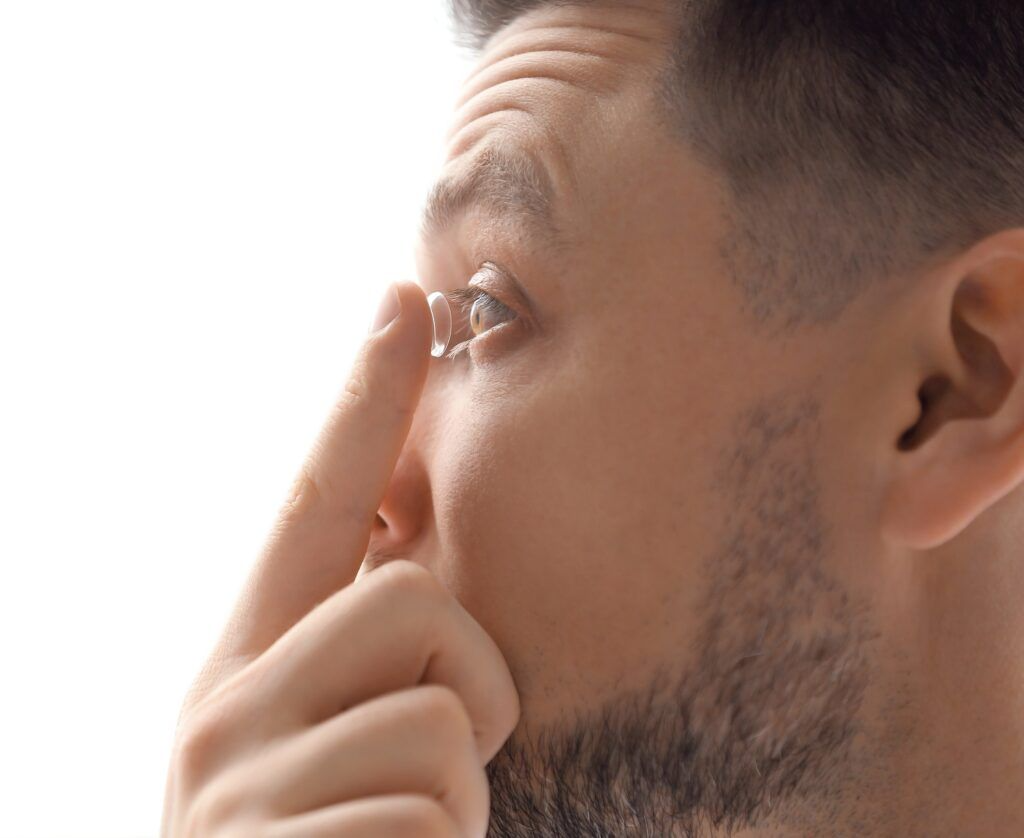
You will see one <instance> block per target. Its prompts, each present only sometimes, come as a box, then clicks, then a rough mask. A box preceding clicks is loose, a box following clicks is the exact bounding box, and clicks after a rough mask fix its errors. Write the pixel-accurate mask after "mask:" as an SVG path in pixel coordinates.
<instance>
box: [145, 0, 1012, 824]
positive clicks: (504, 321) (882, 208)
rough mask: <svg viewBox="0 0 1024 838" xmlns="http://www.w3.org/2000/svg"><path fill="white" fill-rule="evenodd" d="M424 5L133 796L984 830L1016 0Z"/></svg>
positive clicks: (1002, 671)
mask: <svg viewBox="0 0 1024 838" xmlns="http://www.w3.org/2000/svg"><path fill="white" fill-rule="evenodd" d="M455 11H456V16H457V19H458V20H459V21H460V24H461V26H462V31H463V32H464V33H465V34H466V35H467V36H468V37H470V38H471V39H474V42H475V43H476V44H477V45H478V46H480V48H481V52H480V61H479V66H478V68H477V69H476V70H475V72H474V73H473V74H471V76H470V77H469V78H468V79H467V80H466V82H465V87H464V90H463V92H462V95H461V98H460V100H459V101H458V103H457V107H456V112H455V117H454V122H453V127H452V131H451V134H450V145H449V154H448V159H447V162H446V164H445V167H444V170H443V172H442V175H441V179H440V180H439V182H438V185H437V186H436V187H435V188H434V189H433V190H432V192H431V195H430V200H429V201H428V206H427V212H426V215H425V224H424V228H423V236H422V241H421V246H420V249H419V263H418V264H419V269H420V276H419V285H413V284H411V283H402V284H399V285H398V286H397V293H398V301H397V302H398V303H399V308H400V311H401V314H400V316H398V318H397V319H396V320H394V321H392V322H391V323H390V325H386V326H385V327H384V328H383V329H382V330H381V331H379V332H377V333H376V334H374V335H373V336H371V337H370V338H369V339H368V340H367V343H366V346H365V347H364V349H363V351H362V353H361V354H360V356H359V359H358V361H357V363H356V365H355V368H354V370H353V372H352V377H351V379H350V381H349V384H348V386H347V387H346V389H345V393H344V394H343V396H342V399H341V400H340V402H339V405H338V409H337V410H336V411H335V413H334V414H333V415H332V417H331V419H330V421H329V422H328V425H327V427H326V428H325V429H324V433H323V436H322V437H321V440H320V442H319V444H318V445H317V446H316V448H315V450H314V451H313V452H312V454H311V455H310V458H309V462H308V463H307V464H306V466H305V467H304V469H303V470H302V472H301V475H300V478H299V480H298V481H297V483H296V487H295V489H294V492H293V496H292V499H291V501H290V502H289V504H287V505H286V506H285V509H284V510H283V512H282V515H281V518H280V521H279V523H278V526H277V527H276V528H275V530H274V534H273V537H272V538H271V540H270V543H269V544H268V547H267V550H266V552H265V553H264V555H263V556H262V557H261V561H260V563H259V564H258V565H257V567H256V569H255V571H254V573H253V577H252V580H251V581H250V584H249V585H248V586H247V588H246V591H245V592H244V594H243V596H242V598H241V600H240V602H239V605H238V608H237V610H236V612H235V614H234V616H233V619H232V621H231V623H230V625H229V626H228V629H227V630H226V632H225V637H224V640H223V641H222V643H221V644H220V645H219V646H218V648H217V651H216V652H215V653H214V655H213V656H212V657H211V660H210V662H209V664H208V665H207V666H206V667H205V668H204V670H203V674H202V675H201V676H200V677H199V678H198V679H197V681H196V684H195V686H194V688H193V690H192V692H191V694H190V698H189V700H188V701H187V702H186V706H185V708H184V709H183V713H182V718H181V722H180V725H179V732H178V737H177V746H176V748H175V754H174V758H173V760H172V765H171V772H170V777H169V782H168V791H167V805H166V809H165V817H164V834H165V835H193V834H196V835H205V834H217V835H249V834H252V835H261V836H262V835H273V836H279V835H280V836H284V835H288V836H292V835H296V836H297V835H303V836H313V835H316V836H326V835H332V836H333V835H344V836H349V835H352V836H355V835H359V836H384V835H388V836H392V835H417V836H421V835H446V836H448V835H450V836H455V835H476V836H479V835H484V834H487V835H492V836H577V835H579V836H624V835H629V836H632V835H637V836H667V835H680V836H682V835H685V836H724V835H735V836H797V835H799V836H808V835H813V836H822V835H830V836H831V835H858V836H863V835H870V836H889V835H893V836H897V835H898V836H906V835H921V836H925V835H926V836H946V835H949V836H954V835H955V836H1020V835H1024V795H1022V792H1024V662H1022V661H1024V657H1022V651H1024V649H1022V646H1024V495H1022V493H1021V491H1019V487H1020V484H1021V482H1022V480H1024V382H1022V367H1024V11H1022V10H1021V8H1020V6H1019V5H1018V4H1016V3H1011V2H1009V0H1007V1H1006V2H999V1H998V0H989V2H984V3H967V2H955V1H954V0H950V2H941V3H940V2H926V0H914V1H913V2H911V0H905V2H900V0H896V2H892V0H890V2H882V0H846V2H843V1H842V0H833V1H832V2H830V1H829V0H817V2H811V0H776V2H762V3H756V2H748V0H688V1H687V2H683V0H671V1H670V0H664V2H662V1H661V0H649V1H648V0H634V1H633V2H628V3H627V2H617V3H611V2H598V1H597V0H594V2H580V3H566V2H544V1H543V0H534V1H533V2H531V0H459V2H457V3H456V4H455ZM467 283H468V286H469V288H472V289H475V290H474V292H473V293H474V294H475V295H476V301H475V302H474V303H473V309H472V311H471V312H470V314H471V320H472V340H471V341H470V343H469V344H468V345H465V346H462V347H461V349H462V350H464V351H459V352H457V353H455V354H452V355H450V356H446V357H444V358H440V359H431V358H430V356H429V351H428V346H429V344H430V334H431V331H430V330H431V320H430V313H429V309H428V307H427V303H426V299H425V295H426V293H430V292H433V291H445V292H448V291H452V290H453V289H458V288H463V289H464V290H465V288H464V286H466V285H467ZM394 302H395V301H392V303H394ZM395 310H397V309H394V308H393V309H392V310H390V311H385V312H383V314H384V316H383V317H382V322H386V321H387V320H388V317H389V315H390V314H392V313H394V311H395ZM360 566H361V569H362V572H360V573H359V574H358V579H357V578H356V577H357V573H356V571H357V569H359V568H360ZM506 667H507V668H506Z"/></svg>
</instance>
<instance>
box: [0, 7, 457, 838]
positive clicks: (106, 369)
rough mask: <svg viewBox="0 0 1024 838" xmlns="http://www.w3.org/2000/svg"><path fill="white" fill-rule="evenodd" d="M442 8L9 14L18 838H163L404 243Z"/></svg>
mask: <svg viewBox="0 0 1024 838" xmlns="http://www.w3.org/2000/svg"><path fill="white" fill-rule="evenodd" d="M443 4H444V0H390V2H388V1H387V0H375V1H374V2H347V0H345V1H343V0H333V1H332V2H315V1H314V0H304V2H288V3H286V2H281V1H280V0H279V2H274V3H270V2H260V0H245V2H238V1H237V0H201V1H200V0H164V2H148V0H123V2H110V0H89V2H83V0H63V2H55V0H0V398H2V403H0V598H2V600H0V678H2V683H0V724H2V725H3V730H2V731H0V772H2V776H0V801H2V802H0V835H2V836H5V838H6V836H17V838H32V837H33V836H46V838H61V836H74V838H85V836H96V838H99V836H102V838H127V837H128V836H153V835H156V834H157V832H158V829H159V821H160V809H161V805H162V795H163V785H164V779H165V776H166V768H167V758H168V756H169V749H170V745H171V740H172V735H173V728H174V723H175V721H176V718H177V713H178V709H179V706H180V703H181V700H182V698H183V696H184V693H185V690H186V689H187V687H188V685H189V682H190V680H191V678H192V677H193V676H194V675H195V674H196V672H197V670H198V668H199V666H200V665H201V663H202V661H203V659H204V658H205V656H206V655H207V653H208V652H209V650H210V647H211V645H212V644H213V642H214V640H215V639H216V637H217V635H218V634H219V632H220V629H221V628H222V625H223V621H224V620H225V619H226V618H227V615H228V612H229V611H230V608H231V606H232V605H233V603H234V599H235V597H236V595H237V593H238V591H239V589H240V586H241V584H242V582H243V580H244V578H245V576H246V574H247V573H248V570H249V568H250V566H251V564H252V562H253V560H254V559H255V557H256V554H257V553H258V551H259V548H260V545H261V544H262V542H263V540H264V537H265V535H266V532H267V530H268V529H269V526H270V524H271V522H272V520H273V516H274V514H275V512H276V511H277V508H278V506H279V504H280V502H281V501H282V499H283V498H284V496H285V493H286V491H287V489H288V486H289V484H290V482H291V479H292V476H293V475H294V473H295V470H296V468H297V467H298V465H299V463H300V462H301V459H302V457H303V456H304V454H305V452H306V449H307V448H308V446H309V445H310V443H311V442H312V440H313V438H314V437H315V435H316V432H317V430H318V429H319V426H320V423H321V422H322V420H323V418H324V416H325V415H326V412H327V410H328V408H329V406H330V404H331V402H332V401H333V399H334V397H335V395H336V394H337V393H338V391H339V389H340V387H341V385H342V383H343V381H344V378H345V376H346V374H347V370H348V369H349V365H350V363H351V360H352V358H353V355H354V352H355V349H356V347H357V346H358V344H359V342H360V341H361V340H362V338H363V335H364V333H365V330H366V328H367V326H368V325H369V321H370V319H371V318H372V314H373V311H374V309H375V308H376V304H377V298H378V297H379V295H380V293H381V292H382V290H383V289H384V287H385V286H386V285H387V283H388V282H390V281H393V280H395V279H412V278H413V277H412V270H413V262H412V249H411V244H412V239H413V236H414V233H415V228H416V223H417V220H418V219H417V215H418V212H419V209H420V206H421V204H422V200H423V198H424V196H425V194H426V191H427V189H428V187H429V185H430V183H431V181H432V179H433V177H434V176H435V175H436V173H437V171H438V170H439V168H440V164H441V161H442V159H443V135H444V132H445V130H446V128H447V124H448V118H449V116H450V114H451V111H452V105H453V102H454V100H455V96H456V94H457V92H458V86H459V83H460V82H461V80H462V79H463V78H464V76H465V75H466V73H467V72H468V70H469V69H470V66H471V58H470V56H468V55H467V54H466V53H465V51H463V50H459V49H457V48H456V47H455V46H454V42H453V39H452V37H451V35H450V32H449V27H448V20H447V13H446V10H445V7H444V5H443Z"/></svg>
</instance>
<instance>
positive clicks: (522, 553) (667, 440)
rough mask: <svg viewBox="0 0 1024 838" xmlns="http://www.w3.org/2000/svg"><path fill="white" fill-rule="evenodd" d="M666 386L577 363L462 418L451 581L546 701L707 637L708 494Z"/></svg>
mask: <svg viewBox="0 0 1024 838" xmlns="http://www.w3.org/2000/svg"><path fill="white" fill-rule="evenodd" d="M653 386H655V385H653V384H648V383H645V382H642V381H637V380H636V376H635V375H629V374H624V375H622V376H621V377H620V376H614V377H608V376H605V377H597V376H595V375H590V376H584V375H582V374H581V372H580V371H579V370H577V371H576V373H575V374H574V375H565V376H561V377H559V376H553V375H549V377H548V378H546V379H545V380H544V381H543V383H539V382H537V381H536V380H535V381H534V382H533V383H532V384H531V385H529V386H524V387H521V388H519V390H518V391H517V392H516V393H515V394H512V393H508V394H506V396H505V397H503V398H500V399H495V400H493V401H488V402H487V403H486V404H479V403H474V404H473V405H472V406H470V405H463V406H462V407H458V406H455V407H456V409H457V410H459V411H460V412H461V411H462V408H465V411H464V412H462V413H461V415H459V416H458V417H456V416H454V415H452V416H450V418H451V420H452V424H451V426H459V428H460V429H459V431H458V434H457V435H450V436H449V437H447V438H446V440H445V450H444V451H443V452H441V456H439V458H438V464H439V466H440V464H441V463H443V464H444V467H439V468H438V469H436V470H435V473H434V488H435V514H436V516H437V524H438V528H439V531H440V532H441V533H442V534H444V538H445V540H446V541H447V542H448V543H447V544H446V545H442V551H441V552H442V556H441V561H442V569H441V572H442V574H443V576H444V582H445V584H446V585H447V586H448V587H449V589H450V590H451V591H452V592H453V593H454V594H455V596H456V597H457V598H458V599H459V601H460V602H461V603H462V604H463V605H464V606H465V607H466V608H467V610H469V612H470V613H471V614H473V616H474V617H475V618H476V619H477V620H478V621H479V622H480V623H481V624H482V625H483V626H484V628H485V630H487V631H488V632H489V633H490V634H491V636H492V637H494V639H495V641H496V642H497V643H498V646H499V647H500V648H501V649H502V651H503V652H504V653H505V655H506V658H507V660H508V661H509V665H510V667H511V668H512V671H513V675H514V676H516V677H517V684H518V685H519V687H520V689H526V690H528V691H530V692H532V693H534V698H536V693H537V691H543V692H550V691H551V690H554V689H556V687H555V686H554V684H555V682H561V683H563V684H566V685H570V686H566V689H572V690H575V689H577V688H579V689H582V688H587V689H591V690H593V689H600V687H601V682H602V681H603V680H604V679H605V678H606V677H607V678H609V679H611V678H613V677H619V676H621V675H623V674H624V673H625V672H627V671H628V670H629V669H630V668H631V667H634V666H638V667H640V668H643V667H644V665H645V663H644V662H645V661H650V660H651V654H653V655H656V656H658V657H659V658H660V657H661V656H663V655H664V654H670V653H671V650H670V649H668V648H666V647H665V646H664V644H665V641H666V638H671V639H672V641H671V642H672V645H675V644H676V643H677V642H678V636H679V634H680V633H681V634H682V635H686V634H688V633H690V631H691V629H692V627H691V626H690V625H689V623H688V614H689V613H690V612H691V611H692V608H691V603H690V597H691V595H692V592H693V590H694V588H695V584H694V582H695V573H696V567H697V565H698V562H697V557H698V556H701V555H704V554H705V553H706V550H707V547H706V545H705V544H704V543H703V542H702V539H703V537H704V535H703V534H704V528H703V527H702V526H700V522H702V521H705V522H706V520H707V518H706V514H707V511H706V510H705V509H703V508H702V507H701V506H700V502H702V501H703V500H705V499H706V491H705V489H704V487H703V486H701V485H700V484H701V481H702V476H701V470H700V468H699V467H697V465H696V464H695V463H694V462H692V458H693V457H694V456H695V453H694V452H693V451H690V450H688V449H687V447H686V445H685V444H684V442H685V437H684V438H681V437H680V435H679V434H678V433H675V432H674V431H673V430H672V428H670V427H669V428H667V427H666V425H667V424H669V423H674V420H671V419H670V418H669V415H668V413H659V411H661V410H662V409H664V410H666V411H668V410H669V406H668V405H666V404H664V402H660V403H658V405H657V406H656V408H655V410H654V412H652V401H653V402H658V400H657V398H655V397H652V395H651V394H650V393H646V392H645V391H646V390H647V389H648V388H649V387H653ZM672 413H673V414H674V415H675V416H678V412H676V411H675V410H674V409H672ZM638 428H646V429H647V430H646V431H645V432H644V433H639V432H638ZM688 461H690V462H688ZM448 545H450V548H451V549H449V547H448ZM666 625H670V626H672V627H673V628H672V630H671V631H669V632H666V630H665V627H666ZM648 653H649V654H648Z"/></svg>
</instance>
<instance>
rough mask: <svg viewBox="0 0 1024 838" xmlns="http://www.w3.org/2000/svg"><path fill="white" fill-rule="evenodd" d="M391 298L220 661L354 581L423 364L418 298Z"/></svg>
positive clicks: (424, 330) (426, 314) (409, 291)
mask: <svg viewBox="0 0 1024 838" xmlns="http://www.w3.org/2000/svg"><path fill="white" fill-rule="evenodd" d="M392 288H393V289H394V291H395V293H396V294H397V303H398V304H399V305H400V313H399V314H398V316H397V318H396V319H395V320H393V321H391V322H390V323H389V324H388V325H386V326H384V327H383V328H382V329H381V330H380V331H378V332H375V333H373V334H371V335H370V336H369V337H368V338H367V340H366V342H365V343H364V344H363V346H362V347H361V348H360V350H359V352H358V353H357V355H356V359H355V362H354V364H353V366H352V369H351V370H350V373H349V377H348V381H347V383H346V384H345V387H344V389H343V391H342V393H341V396H340V397H339V399H338V401H337V402H336V404H335V405H334V408H333V409H332V411H331V413H330V415H329V417H328V419H327V422H326V424H325V425H324V427H323V429H322V430H321V432H320V434H319V436H318V437H317V440H316V442H315V444H314V445H313V448H312V450H311V451H310V453H309V455H308V456H307V458H306V460H305V462H304V463H303V465H302V467H301V469H300V470H299V473H298V476H297V477H296V479H295V482H294V484H293V486H292V491H291V493H290V495H289V497H288V500H287V501H286V502H285V504H284V506H283V508H282V509H281V512H280V514H279V516H278V520H277V522H276V524H275V526H274V528H273V530H272V531H271V534H270V538H269V539H268V541H267V544H266V546H265V547H264V549H263V551H262V553H261V555H260V557H259V559H258V560H257V562H256V565H255V567H254V568H253V570H252V573H251V574H250V576H249V578H248V580H247V581H246V584H245V586H244V588H243V591H242V595H241V597H240V599H239V601H238V603H237V605H236V606H235V609H234V611H233V612H232V615H231V617H230V619H229V621H228V625H227V628H226V630H225V633H224V637H223V638H222V640H221V643H220V645H219V647H218V650H217V657H218V658H221V659H223V658H233V659H237V658H245V659H251V658H254V657H256V656H258V655H259V654H261V653H262V652H263V651H265V650H266V649H268V648H269V647H270V646H271V645H272V644H273V643H274V641H275V640H277V638H279V637H281V636H282V635H283V634H284V633H285V632H286V631H287V630H288V629H289V628H291V627H292V626H293V625H294V624H295V623H297V622H298V621H299V620H301V619H302V617H304V616H305V615H306V614H307V613H309V612H310V611H311V610H312V609H313V608H314V607H315V606H316V605H317V604H318V603H320V602H321V601H323V600H324V599H326V598H327V597H328V596H330V595H331V594H332V593H334V592H335V591H338V590H340V589H341V588H343V587H345V586H346V585H348V584H349V583H351V582H352V581H353V580H354V579H355V576H356V572H357V571H358V569H359V566H360V564H361V563H362V560H363V558H364V555H365V553H366V548H367V545H368V543H369V539H370V532H371V529H372V526H373V522H374V519H375V517H376V515H377V510H378V508H379V507H380V504H381V500H382V498H383V496H384V492H385V491H386V490H387V486H388V483H389V481H390V479H391V474H392V472H393V471H394V469H395V465H396V463H397V461H398V457H399V455H400V453H401V451H402V447H403V445H404V444H405V439H406V437H407V436H408V433H409V428H410V426H411V424H412V419H413V415H414V413H415V410H416V406H417V404H418V403H419V399H420V394H421V393H422V390H423V383H424V381H425V379H426V376H427V370H428V367H429V362H430V358H431V355H430V344H431V340H432V336H433V325H432V320H431V315H430V308H429V306H428V304H427V300H426V295H425V294H424V292H423V290H422V289H421V288H420V287H419V286H417V285H415V284H413V283H409V282H402V283H396V284H395V285H393V286H392ZM390 290H391V289H389V293H390ZM386 300H387V295H385V301H384V302H382V306H381V313H383V312H384V309H385V308H386V307H387V305H386ZM378 316H380V313H379V315H378Z"/></svg>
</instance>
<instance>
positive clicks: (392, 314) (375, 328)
mask: <svg viewBox="0 0 1024 838" xmlns="http://www.w3.org/2000/svg"><path fill="white" fill-rule="evenodd" d="M401 312H402V303H401V301H400V300H399V299H398V289H396V288H395V286H394V284H391V285H389V286H388V290H387V291H385V292H384V299H382V300H381V301H380V308H378V309H377V316H376V317H375V318H374V319H373V325H372V326H371V327H370V331H369V334H371V335H372V334H374V333H376V332H379V331H380V330H381V329H383V328H384V327H385V326H387V325H388V323H390V322H391V321H392V320H394V319H395V318H396V317H398V315H399V314H401Z"/></svg>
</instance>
